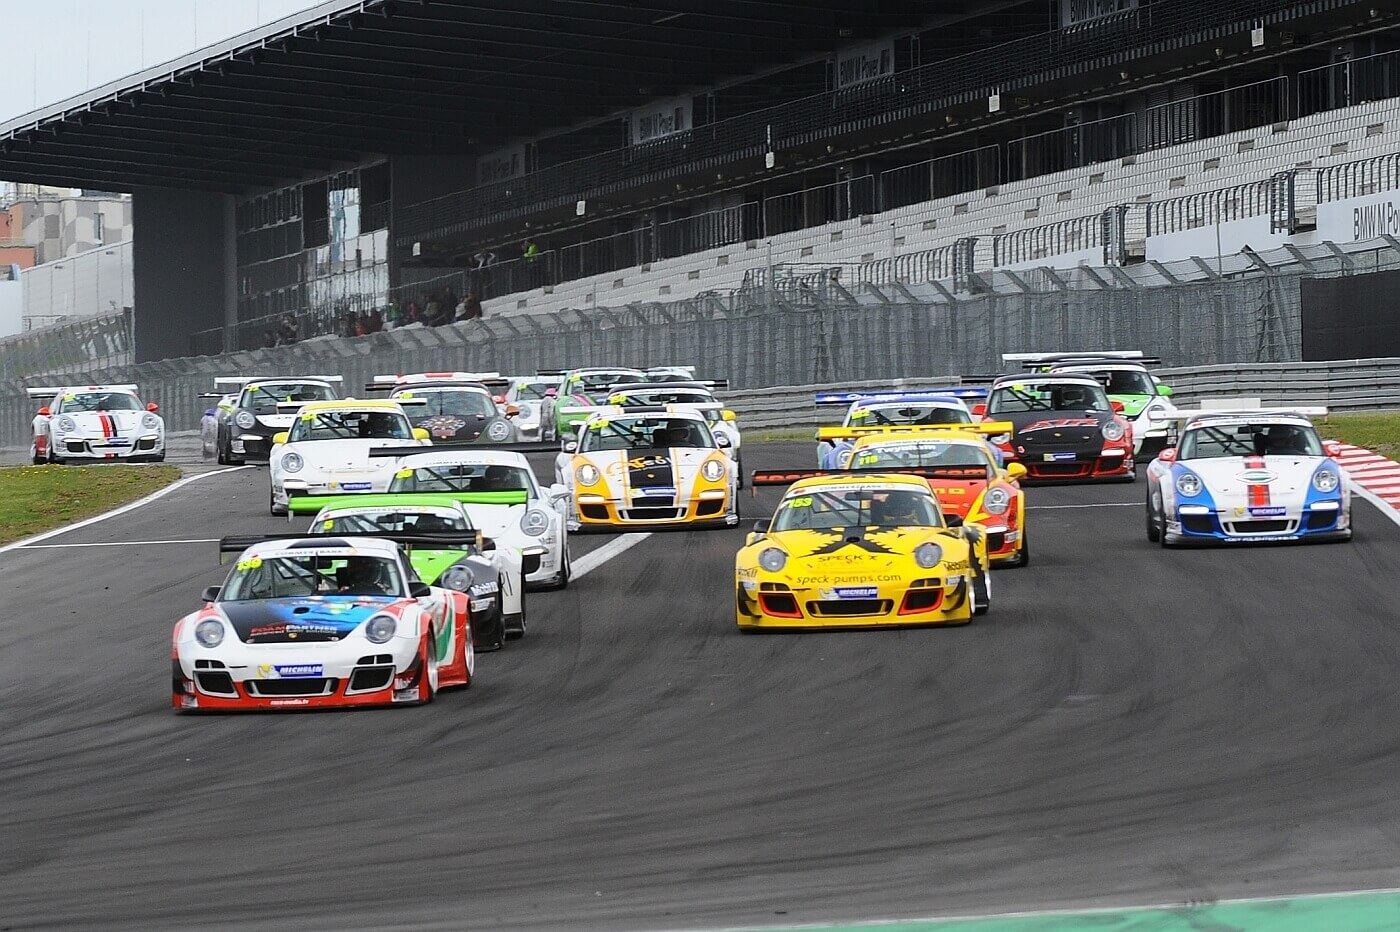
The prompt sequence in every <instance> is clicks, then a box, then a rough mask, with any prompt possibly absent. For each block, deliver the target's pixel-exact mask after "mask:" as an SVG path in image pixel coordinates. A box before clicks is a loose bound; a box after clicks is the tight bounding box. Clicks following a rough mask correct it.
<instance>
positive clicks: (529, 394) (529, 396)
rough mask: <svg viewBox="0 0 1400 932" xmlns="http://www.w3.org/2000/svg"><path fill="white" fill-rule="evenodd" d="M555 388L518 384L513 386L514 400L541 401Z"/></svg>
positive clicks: (538, 383)
mask: <svg viewBox="0 0 1400 932" xmlns="http://www.w3.org/2000/svg"><path fill="white" fill-rule="evenodd" d="M609 384H611V383H609ZM555 387H556V386H555V385H554V384H552V383H550V382H518V383H516V386H515V392H514V395H515V400H516V401H541V400H543V399H544V398H546V397H548V396H547V395H545V392H547V391H549V390H550V389H551V388H555Z"/></svg>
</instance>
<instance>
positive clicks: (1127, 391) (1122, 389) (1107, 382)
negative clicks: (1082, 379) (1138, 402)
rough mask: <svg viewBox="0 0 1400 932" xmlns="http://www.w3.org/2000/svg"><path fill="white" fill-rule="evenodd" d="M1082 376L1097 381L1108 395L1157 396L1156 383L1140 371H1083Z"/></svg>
mask: <svg viewBox="0 0 1400 932" xmlns="http://www.w3.org/2000/svg"><path fill="white" fill-rule="evenodd" d="M1083 374H1084V375H1088V376H1091V377H1092V378H1095V379H1098V380H1099V382H1101V383H1102V384H1103V387H1104V388H1105V389H1106V390H1107V391H1108V393H1109V394H1110V395H1155V394H1157V383H1156V382H1154V381H1152V376H1150V375H1148V374H1147V373H1146V372H1143V371H1142V370H1141V369H1102V370H1099V371H1090V370H1085V371H1084V373H1083Z"/></svg>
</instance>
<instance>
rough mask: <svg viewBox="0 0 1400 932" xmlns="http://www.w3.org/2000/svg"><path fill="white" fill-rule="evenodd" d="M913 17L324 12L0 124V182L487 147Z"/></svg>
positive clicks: (204, 174)
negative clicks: (3, 180)
mask: <svg viewBox="0 0 1400 932" xmlns="http://www.w3.org/2000/svg"><path fill="white" fill-rule="evenodd" d="M978 5H979V4H977V3H966V4H957V5H956V6H957V7H958V8H960V9H961V8H963V7H967V8H969V12H970V9H971V8H975V7H977V6H978ZM986 5H989V6H990V5H994V4H990V3H989V4H986ZM917 6H918V5H917V4H909V3H906V2H902V0H867V2H864V3H859V4H853V3H851V2H850V0H638V2H632V0H509V2H508V0H472V2H463V0H355V2H347V0H333V2H328V3H323V4H321V5H319V6H316V7H313V8H311V9H309V10H306V11H304V12H302V13H299V14H297V15H295V16H291V17H287V18H285V19H282V20H279V21H278V22H275V23H271V24H269V25H267V26H263V27H260V28H258V29H255V30H252V31H250V32H246V33H244V34H242V35H239V36H236V37H234V38H232V39H229V40H227V41H225V42H221V43H219V44H217V45H213V46H210V47H207V48H204V49H201V50H199V51H197V52H193V53H191V54H189V55H187V56H185V57H183V58H180V59H178V60H176V61H172V62H168V63H166V64H163V65H159V66H157V67H154V68H150V69H148V70H146V71H144V72H141V73H140V74H136V75H133V76H131V77H128V78H123V79H121V80H119V81H114V82H112V83H110V84H107V85H105V86H103V87H98V88H95V89H93V90H90V91H88V92H87V93H84V94H82V95H79V96H77V97H73V98H70V99H68V100H65V101H61V102H59V103H57V104H54V105H52V106H49V107H45V108H42V109H40V110H36V111H34V112H33V113H29V114H26V115H24V116H21V117H18V118H16V119H14V120H11V121H9V122H7V123H4V124H0V178H6V179H8V180H13V181H39V182H45V183H58V184H65V185H72V186H75V187H86V188H101V189H104V190H128V189H130V188H131V187H139V186H160V187H183V188H206V189H211V190H217V191H228V192H237V191H242V190H247V189H257V188H267V187H272V186H275V185H277V184H279V183H283V182H287V181H291V180H295V179H298V178H302V177H307V176H311V175H316V174H324V173H326V172H328V171H334V170H336V169H337V168H339V167H342V166H345V167H348V166H350V165H353V164H357V163H360V162H363V161H364V159H365V158H366V156H369V155H374V154H401V153H463V152H466V151H468V150H469V149H473V148H485V149H490V148H493V147H494V146H497V145H500V144H501V143H503V142H505V141H507V140H509V139H511V138H513V137H530V136H533V135H536V134H538V133H540V132H542V131H545V130H547V129H551V128H558V127H564V126H570V125H578V124H579V123H581V122H584V121H586V120H590V119H598V118H601V117H605V116H607V115H608V114H611V113H616V112H619V111H623V110H626V109H628V108H631V107H636V106H639V105H641V104H644V103H646V102H647V101H650V100H656V99H663V98H666V97H668V96H672V95H679V94H682V93H686V92H690V91H693V90H695V89H697V88H703V87H706V86H710V85H713V84H715V83H717V82H721V81H724V80H726V79H730V78H734V77H738V76H742V75H747V74H753V73H756V72H759V71H761V70H763V69H765V68H772V67H773V66H775V65H778V64H782V63H787V62H793V61H799V60H803V59H807V58H811V57H813V56H816V55H821V54H824V53H826V52H829V51H830V50H832V49H834V48H838V47H841V46H844V45H848V44H852V43H858V42H861V41H862V40H866V39H871V38H874V37H876V36H879V35H883V34H888V33H890V32H892V31H897V30H900V29H903V28H913V27H916V26H918V25H919V23H920V21H921V20H922V19H924V18H925V17H926V15H927V14H921V13H919V12H917V11H915V10H912V9H911V7H917Z"/></svg>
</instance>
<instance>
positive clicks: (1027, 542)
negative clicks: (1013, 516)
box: [1011, 528, 1031, 569]
mask: <svg viewBox="0 0 1400 932" xmlns="http://www.w3.org/2000/svg"><path fill="white" fill-rule="evenodd" d="M1011 565H1012V566H1014V567H1017V568H1018V569H1019V568H1020V567H1023V566H1030V565H1031V537H1030V535H1029V534H1027V533H1026V530H1025V528H1022V529H1021V552H1020V554H1018V555H1017V557H1016V560H1015V562H1013V563H1012V564H1011Z"/></svg>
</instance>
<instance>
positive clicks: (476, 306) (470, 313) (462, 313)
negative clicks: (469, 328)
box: [457, 291, 483, 324]
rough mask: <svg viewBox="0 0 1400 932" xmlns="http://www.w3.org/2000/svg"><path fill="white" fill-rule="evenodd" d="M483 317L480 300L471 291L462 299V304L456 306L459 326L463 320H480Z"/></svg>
mask: <svg viewBox="0 0 1400 932" xmlns="http://www.w3.org/2000/svg"><path fill="white" fill-rule="evenodd" d="M482 316H483V314H482V310H481V299H480V298H478V297H477V296H476V292H475V291H473V292H472V293H471V294H469V295H467V296H466V297H465V298H463V299H462V303H461V304H459V305H457V322H458V323H459V324H460V323H461V322H462V321H464V320H480V319H481V317H482Z"/></svg>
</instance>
